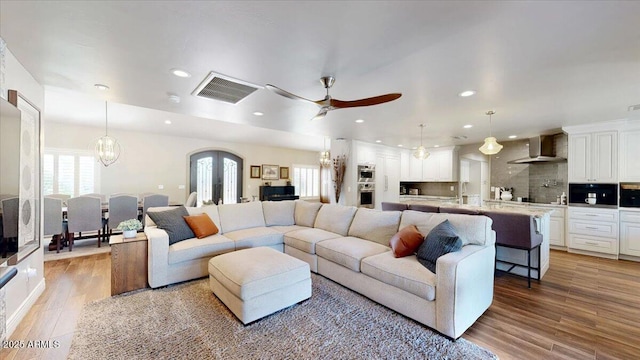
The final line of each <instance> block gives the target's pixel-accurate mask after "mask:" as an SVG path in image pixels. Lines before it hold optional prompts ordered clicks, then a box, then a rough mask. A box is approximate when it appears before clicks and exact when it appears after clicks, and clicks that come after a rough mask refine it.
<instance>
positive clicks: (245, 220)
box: [144, 200, 495, 339]
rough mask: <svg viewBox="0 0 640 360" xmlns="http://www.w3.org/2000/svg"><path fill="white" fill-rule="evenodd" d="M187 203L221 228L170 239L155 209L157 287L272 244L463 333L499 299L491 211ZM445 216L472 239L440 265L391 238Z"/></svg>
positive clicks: (152, 243)
mask: <svg viewBox="0 0 640 360" xmlns="http://www.w3.org/2000/svg"><path fill="white" fill-rule="evenodd" d="M168 209H170V207H163V208H151V209H149V211H150V212H153V211H165V210H168ZM187 211H188V213H189V214H191V215H195V214H199V213H207V214H208V215H209V217H210V218H211V219H212V220H213V221H214V223H215V224H216V226H217V227H218V229H220V232H219V233H218V234H216V235H212V236H208V237H205V238H202V239H196V238H194V239H187V240H184V241H181V242H178V243H175V244H173V245H169V240H168V235H167V233H166V232H165V231H164V230H162V229H160V228H158V227H157V226H156V225H155V223H153V221H152V220H151V219H150V218H149V217H147V219H146V226H145V230H144V232H145V234H146V236H147V238H148V247H149V248H148V250H149V251H148V279H149V285H150V286H151V287H152V288H157V287H160V286H165V285H168V284H172V283H176V282H180V281H185V280H191V279H195V278H200V277H204V276H208V269H207V265H208V261H209V259H210V258H211V257H213V256H216V255H219V254H223V253H226V252H231V251H235V250H240V249H245V248H252V247H258V246H268V247H271V248H274V249H276V250H279V251H283V252H285V253H287V254H289V255H291V256H293V257H296V258H298V259H301V260H303V261H305V262H307V263H308V264H309V266H310V268H311V271H313V272H316V273H318V274H320V275H322V276H325V277H327V278H329V279H331V280H333V281H335V282H337V283H340V284H341V285H343V286H345V287H347V288H349V289H352V290H354V291H356V292H359V293H361V294H363V295H365V296H367V297H368V298H370V299H372V300H374V301H376V302H378V303H380V304H382V305H384V306H386V307H389V308H391V309H393V310H395V311H397V312H399V313H401V314H403V315H405V316H407V317H410V318H412V319H414V320H416V321H418V322H420V323H422V324H424V325H426V326H428V327H430V328H433V329H435V330H437V331H438V332H440V333H442V334H444V335H446V336H448V337H450V338H453V339H456V338H458V337H459V336H461V335H462V334H463V333H464V331H465V330H466V329H467V328H469V327H470V326H471V325H472V324H473V323H474V322H475V321H476V320H477V319H478V317H480V315H482V313H483V312H484V311H485V310H486V309H487V308H488V307H489V306H490V305H491V302H492V300H493V276H494V259H495V246H494V244H495V232H494V231H493V230H492V228H491V224H492V221H491V219H490V218H488V217H485V216H470V215H464V214H441V213H424V212H418V211H384V212H383V211H377V210H371V209H364V208H355V207H349V206H342V205H335V204H320V203H312V202H306V201H301V200H297V201H279V202H270V201H267V202H250V203H242V204H224V205H220V206H204V207H199V208H191V207H187ZM445 219H448V220H449V222H450V223H451V224H452V225H453V226H454V227H455V228H456V230H457V231H458V235H460V238H461V239H462V240H463V247H462V249H461V250H460V251H457V252H452V253H449V254H446V255H444V256H441V257H440V258H438V260H437V263H436V272H435V273H433V272H431V271H429V270H428V269H427V268H426V267H424V266H423V265H421V264H420V263H419V262H418V261H417V259H416V256H415V255H410V256H407V257H402V258H395V257H394V255H393V253H392V251H391V248H390V247H389V240H390V239H391V237H392V236H393V235H394V234H396V233H397V232H398V230H399V229H402V228H404V227H406V226H408V225H415V226H416V227H417V228H418V230H419V231H420V233H422V234H423V235H426V234H428V233H429V231H431V229H433V228H434V227H435V226H437V225H438V224H440V223H441V222H442V221H444V220H445Z"/></svg>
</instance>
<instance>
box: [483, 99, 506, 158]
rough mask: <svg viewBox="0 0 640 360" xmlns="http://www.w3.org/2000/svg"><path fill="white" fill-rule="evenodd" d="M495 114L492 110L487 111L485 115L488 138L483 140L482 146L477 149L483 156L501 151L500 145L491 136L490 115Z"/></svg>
mask: <svg viewBox="0 0 640 360" xmlns="http://www.w3.org/2000/svg"><path fill="white" fill-rule="evenodd" d="M495 113H496V112H495V111H493V110H489V111H487V115H489V137H488V138H486V139H484V144H483V145H482V146H481V147H480V148H479V149H478V150H480V152H481V153H483V154H485V155H495V154H497V153H499V152H500V150H502V145H500V144H498V141H497V140H496V138H494V137H493V136H491V115H493V114H495Z"/></svg>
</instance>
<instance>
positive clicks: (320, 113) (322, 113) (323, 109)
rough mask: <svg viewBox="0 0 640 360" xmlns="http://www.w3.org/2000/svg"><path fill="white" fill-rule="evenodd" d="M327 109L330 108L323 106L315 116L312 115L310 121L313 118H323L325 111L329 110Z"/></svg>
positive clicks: (325, 114)
mask: <svg viewBox="0 0 640 360" xmlns="http://www.w3.org/2000/svg"><path fill="white" fill-rule="evenodd" d="M329 110H331V109H330V108H328V107H326V106H323V107H322V108H321V109H320V111H318V113H317V114H316V116H314V117H313V118H312V119H311V121H314V120H320V119H323V118H324V117H325V116H327V112H329Z"/></svg>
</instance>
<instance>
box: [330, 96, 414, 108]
mask: <svg viewBox="0 0 640 360" xmlns="http://www.w3.org/2000/svg"><path fill="white" fill-rule="evenodd" d="M400 96H402V94H400V93H393V94H385V95H380V96H374V97H370V98H366V99H360V100H353V101H342V100H336V99H331V106H333V107H334V108H336V109H340V108H350V107H357V106H371V105H378V104H383V103H386V102H389V101H393V100H396V99H398V98H399V97H400Z"/></svg>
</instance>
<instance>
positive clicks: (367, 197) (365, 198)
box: [358, 183, 376, 209]
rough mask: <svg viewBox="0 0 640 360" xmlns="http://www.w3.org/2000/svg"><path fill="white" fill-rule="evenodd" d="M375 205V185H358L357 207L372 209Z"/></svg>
mask: <svg viewBox="0 0 640 360" xmlns="http://www.w3.org/2000/svg"><path fill="white" fill-rule="evenodd" d="M375 204H376V191H375V184H373V183H371V184H358V207H364V208H369V209H373V208H374V207H375Z"/></svg>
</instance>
